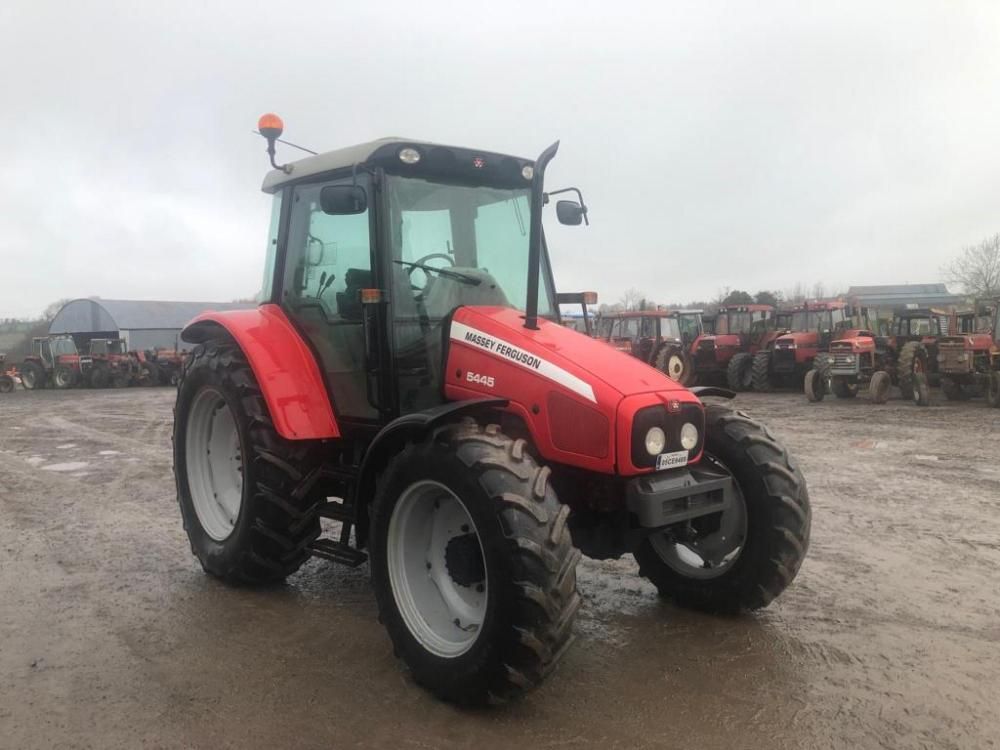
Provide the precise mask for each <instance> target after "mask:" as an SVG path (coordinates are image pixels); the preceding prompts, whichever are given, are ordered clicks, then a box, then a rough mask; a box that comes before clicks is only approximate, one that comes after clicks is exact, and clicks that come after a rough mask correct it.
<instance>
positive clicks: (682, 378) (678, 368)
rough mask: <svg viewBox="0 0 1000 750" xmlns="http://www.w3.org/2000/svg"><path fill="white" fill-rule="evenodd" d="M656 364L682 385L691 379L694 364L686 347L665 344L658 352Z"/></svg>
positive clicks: (661, 370) (660, 369)
mask: <svg viewBox="0 0 1000 750" xmlns="http://www.w3.org/2000/svg"><path fill="white" fill-rule="evenodd" d="M654 366H655V367H656V369H657V370H659V371H660V372H662V373H663V374H665V375H666V376H667V377H668V378H670V379H671V380H675V381H677V382H678V383H680V384H681V385H688V383H689V381H690V380H691V377H692V374H693V371H694V364H693V363H692V362H691V357H690V356H689V355H688V353H687V352H685V351H684V349H682V348H680V347H677V346H664V347H663V348H661V349H660V351H659V352H657V354H656V359H655V360H654Z"/></svg>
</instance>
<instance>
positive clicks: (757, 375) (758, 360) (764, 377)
mask: <svg viewBox="0 0 1000 750" xmlns="http://www.w3.org/2000/svg"><path fill="white" fill-rule="evenodd" d="M751 380H752V382H753V389H754V390H755V391H760V392H761V393H770V392H771V391H773V390H774V383H773V382H772V381H771V352H768V351H763V352H757V353H756V354H755V355H754V357H753V368H752V373H751Z"/></svg>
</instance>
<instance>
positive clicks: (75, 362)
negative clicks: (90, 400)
mask: <svg viewBox="0 0 1000 750" xmlns="http://www.w3.org/2000/svg"><path fill="white" fill-rule="evenodd" d="M89 364H90V360H89V358H88V357H85V356H81V355H80V353H79V352H78V351H77V348H76V344H75V343H74V341H73V339H72V338H71V337H70V336H38V337H35V338H33V339H32V340H31V354H30V355H29V356H27V357H25V358H24V362H23V363H22V364H21V367H20V370H19V372H20V377H21V385H22V386H24V388H25V389H26V390H29V391H31V390H34V389H36V388H44V387H45V386H46V385H48V384H51V385H53V386H54V387H56V388H60V389H61V388H72V387H73V386H75V385H77V384H78V383H79V382H80V381H81V379H82V375H83V368H84V367H87V366H89Z"/></svg>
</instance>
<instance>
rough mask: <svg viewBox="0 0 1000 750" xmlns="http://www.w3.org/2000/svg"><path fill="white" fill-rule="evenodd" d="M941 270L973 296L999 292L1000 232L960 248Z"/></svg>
mask: <svg viewBox="0 0 1000 750" xmlns="http://www.w3.org/2000/svg"><path fill="white" fill-rule="evenodd" d="M941 271H942V273H943V274H944V276H945V278H946V279H947V280H948V281H950V282H952V283H955V284H958V285H959V286H961V287H962V290H963V291H964V292H965V293H966V294H969V295H972V296H975V297H989V296H992V295H995V294H1000V234H994V235H993V236H992V237H987V238H986V239H985V240H983V241H982V242H980V243H979V244H978V245H969V246H967V247H964V248H962V252H961V253H960V254H959V256H958V257H957V258H955V259H954V260H953V261H951V263H949V264H948V265H946V266H945V267H944V268H943V269H941Z"/></svg>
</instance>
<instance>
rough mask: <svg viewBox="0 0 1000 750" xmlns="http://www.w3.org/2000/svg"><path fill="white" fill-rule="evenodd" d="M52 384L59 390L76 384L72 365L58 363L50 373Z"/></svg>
mask: <svg viewBox="0 0 1000 750" xmlns="http://www.w3.org/2000/svg"><path fill="white" fill-rule="evenodd" d="M52 385H54V386H55V387H56V388H59V389H60V390H65V389H66V388H72V387H73V386H74V385H76V371H75V370H74V369H73V368H72V367H67V366H66V365H59V366H58V367H57V368H56V369H55V372H53V373H52Z"/></svg>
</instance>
